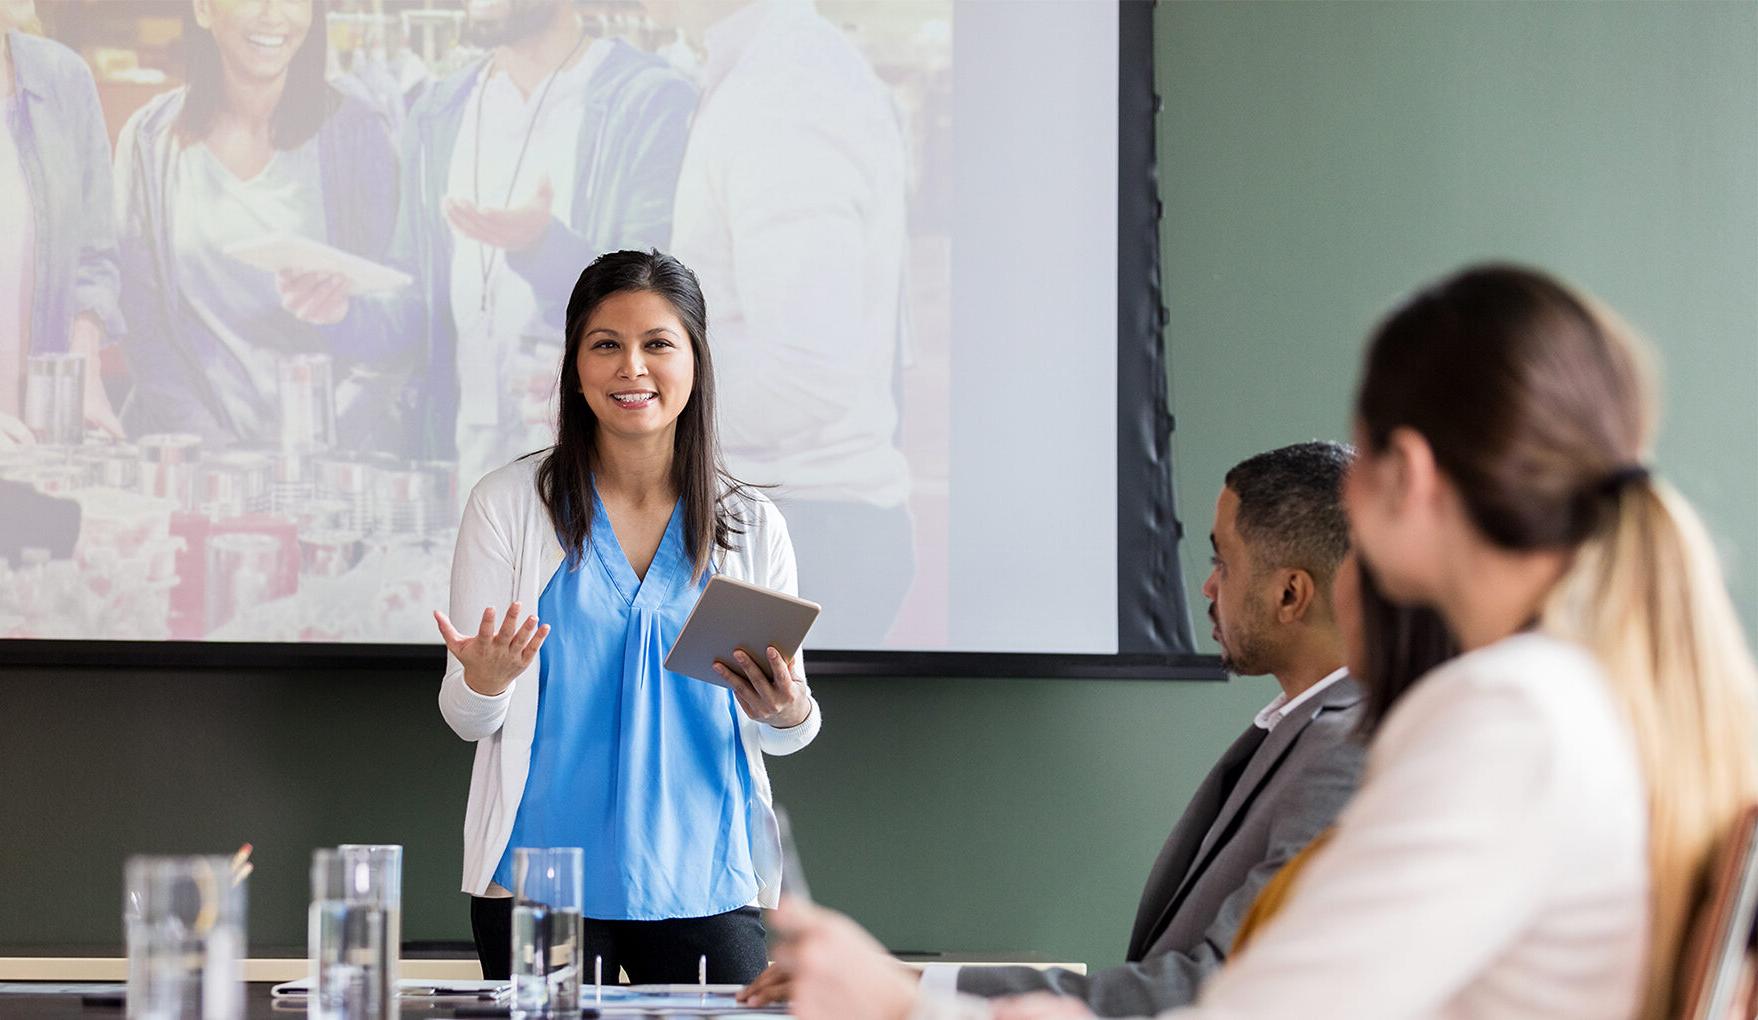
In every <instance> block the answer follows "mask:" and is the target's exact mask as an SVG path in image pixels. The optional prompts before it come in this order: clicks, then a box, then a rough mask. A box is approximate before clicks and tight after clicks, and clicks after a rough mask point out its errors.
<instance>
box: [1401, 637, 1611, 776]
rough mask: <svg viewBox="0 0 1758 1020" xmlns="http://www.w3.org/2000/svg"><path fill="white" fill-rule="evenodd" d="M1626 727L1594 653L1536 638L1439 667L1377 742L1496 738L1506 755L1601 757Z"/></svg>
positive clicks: (1555, 640) (1473, 653)
mask: <svg viewBox="0 0 1758 1020" xmlns="http://www.w3.org/2000/svg"><path fill="white" fill-rule="evenodd" d="M1622 729H1623V727H1622V724H1621V723H1620V714H1619V710H1618V708H1617V706H1616V704H1615V701H1614V697H1613V693H1612V689H1611V685H1610V684H1609V682H1608V681H1607V679H1606V676H1605V671H1604V670H1603V669H1601V668H1600V666H1599V663H1598V661H1597V660H1596V659H1595V658H1594V657H1593V656H1592V654H1591V653H1589V652H1588V651H1587V649H1585V648H1583V647H1581V646H1580V645H1578V644H1576V643H1574V642H1572V641H1568V640H1565V639H1563V638H1560V637H1556V636H1554V635H1550V634H1544V633H1536V632H1534V633H1524V634H1517V635H1514V636H1513V637H1509V638H1504V639H1503V640H1501V641H1497V642H1496V643H1494V644H1492V645H1488V646H1486V647H1484V648H1480V649H1477V650H1475V651H1471V652H1467V653H1465V654H1463V655H1460V656H1458V657H1457V658H1455V659H1453V660H1451V661H1450V662H1447V663H1445V664H1444V665H1441V666H1438V667H1436V668H1435V669H1434V670H1433V671H1432V672H1431V673H1429V674H1428V675H1427V676H1426V677H1424V678H1423V679H1422V680H1421V681H1419V682H1418V683H1417V684H1416V685H1415V686H1414V687H1412V688H1411V690H1410V692H1409V693H1408V694H1407V695H1405V697H1404V698H1403V699H1402V700H1400V701H1399V703H1398V704H1397V706H1396V707H1395V708H1394V709H1393V710H1392V713H1391V714H1390V715H1389V716H1388V717H1387V719H1386V723H1385V726H1384V727H1383V728H1382V730H1381V732H1380V734H1379V737H1378V738H1376V741H1375V744H1376V747H1381V748H1391V747H1400V746H1404V745H1410V744H1429V743H1433V742H1436V741H1439V742H1448V741H1457V742H1460V743H1463V744H1473V743H1475V742H1476V741H1477V740H1478V739H1479V738H1480V737H1481V736H1482V735H1483V734H1488V733H1495V734H1498V736H1497V739H1498V740H1499V741H1500V742H1501V746H1502V747H1503V748H1504V749H1505V751H1506V753H1508V754H1514V753H1517V749H1518V748H1522V747H1524V748H1527V749H1528V750H1529V751H1531V752H1532V753H1533V754H1536V755H1539V756H1541V757H1545V758H1554V757H1556V756H1558V755H1559V754H1561V755H1563V756H1568V755H1569V754H1571V753H1572V752H1570V751H1568V750H1565V749H1566V748H1575V749H1579V750H1586V749H1589V748H1591V749H1593V750H1592V752H1591V753H1598V751H1600V750H1603V749H1604V747H1605V746H1606V745H1607V744H1608V742H1609V743H1611V744H1618V743H1621V742H1623V740H1624V739H1625V738H1626V736H1627V735H1626V734H1624V733H1623V732H1622ZM1465 731H1475V734H1471V735H1468V734H1467V733H1466V732H1465Z"/></svg>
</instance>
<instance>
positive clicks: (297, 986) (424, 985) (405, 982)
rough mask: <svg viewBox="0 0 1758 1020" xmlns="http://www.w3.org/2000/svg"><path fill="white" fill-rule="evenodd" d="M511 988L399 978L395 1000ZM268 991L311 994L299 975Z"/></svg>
mask: <svg viewBox="0 0 1758 1020" xmlns="http://www.w3.org/2000/svg"><path fill="white" fill-rule="evenodd" d="M511 990H512V985H511V983H509V982H506V981H469V980H461V981H423V980H421V979H419V978H403V979H402V980H401V981H398V982H397V998H399V999H453V998H477V997H479V996H484V995H491V996H494V997H495V998H496V999H503V998H506V997H507V995H508V994H509V993H510V992H511ZM269 994H270V995H271V996H273V997H274V998H277V999H303V998H307V997H309V996H310V995H311V980H310V979H309V978H300V979H299V980H297V981H284V982H282V983H281V984H278V985H275V986H274V987H273V988H270V989H269Z"/></svg>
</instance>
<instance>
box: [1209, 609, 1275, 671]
mask: <svg viewBox="0 0 1758 1020" xmlns="http://www.w3.org/2000/svg"><path fill="white" fill-rule="evenodd" d="M1209 619H1210V620H1211V621H1213V623H1214V624H1215V630H1216V631H1218V632H1219V633H1220V637H1218V638H1216V639H1215V643H1216V644H1218V645H1220V646H1221V668H1222V669H1224V670H1226V671H1227V672H1229V673H1231V674H1233V675H1234V676H1261V675H1263V673H1264V670H1263V667H1262V666H1261V665H1260V664H1259V662H1258V661H1257V660H1258V659H1259V658H1260V655H1259V653H1261V652H1262V651H1263V649H1262V648H1260V647H1258V640H1257V632H1256V631H1254V630H1253V629H1252V628H1251V627H1250V626H1249V625H1247V626H1244V627H1235V628H1234V629H1233V630H1232V631H1231V632H1229V631H1228V630H1227V629H1226V628H1224V627H1222V626H1221V620H1220V617H1219V616H1218V615H1217V614H1216V612H1215V606H1214V604H1213V603H1210V605H1209ZM1248 623H1249V621H1248ZM1230 644H1232V645H1237V646H1238V647H1237V648H1232V647H1229V645H1230Z"/></svg>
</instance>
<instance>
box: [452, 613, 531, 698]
mask: <svg viewBox="0 0 1758 1020" xmlns="http://www.w3.org/2000/svg"><path fill="white" fill-rule="evenodd" d="M433 618H434V621H435V622H436V623H438V624H439V632H440V637H441V638H442V639H444V640H445V643H446V647H447V648H448V649H450V650H451V653H452V654H453V655H455V656H457V657H458V661H459V662H461V663H463V664H464V683H465V684H467V685H468V686H469V687H470V689H471V690H473V691H475V692H476V693H478V694H484V695H487V696H488V697H491V698H492V697H494V696H495V695H497V694H499V693H501V692H502V691H504V690H506V689H507V688H508V687H509V686H511V685H512V683H513V680H514V678H516V677H517V676H518V675H519V674H520V673H523V672H525V668H526V667H527V666H529V665H531V660H532V659H535V658H536V657H537V650H538V649H539V648H542V647H543V639H544V638H546V637H548V636H549V624H547V623H545V624H541V625H539V624H538V622H537V616H536V614H532V615H531V616H528V617H526V618H525V621H524V623H520V622H519V603H517V602H515V603H513V604H512V605H510V606H508V607H507V618H506V621H505V622H504V623H502V624H501V626H500V628H499V629H496V628H495V625H494V607H493V606H490V607H488V608H487V609H485V610H483V611H482V626H481V627H480V628H478V629H477V631H476V633H475V634H472V635H470V636H469V637H466V636H464V635H463V634H460V633H458V629H457V628H456V627H454V626H452V621H451V620H449V619H447V618H446V614H444V613H442V612H440V611H439V610H437V609H436V610H434V613H433Z"/></svg>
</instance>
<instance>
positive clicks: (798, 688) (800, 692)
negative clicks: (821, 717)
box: [714, 645, 812, 730]
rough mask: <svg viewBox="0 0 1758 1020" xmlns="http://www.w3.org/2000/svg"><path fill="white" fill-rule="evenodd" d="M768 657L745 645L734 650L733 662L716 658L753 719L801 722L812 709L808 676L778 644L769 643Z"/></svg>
mask: <svg viewBox="0 0 1758 1020" xmlns="http://www.w3.org/2000/svg"><path fill="white" fill-rule="evenodd" d="M765 659H767V660H768V661H767V664H765V663H764V662H761V661H759V660H758V659H757V658H756V657H755V656H753V655H751V654H750V653H749V652H746V651H745V650H744V649H743V648H741V649H739V650H738V651H736V652H734V653H733V662H732V665H731V666H728V665H727V664H726V662H725V661H723V660H720V659H716V660H714V671H715V672H716V673H718V674H720V678H721V679H722V680H725V681H726V682H727V684H728V685H729V686H731V687H732V692H733V697H735V698H737V699H738V700H739V707H740V708H742V709H744V710H745V714H746V715H748V716H750V717H751V718H752V719H755V720H756V721H757V722H760V723H768V724H769V725H771V726H774V727H776V728H777V729H784V730H785V729H787V728H788V727H790V726H798V725H799V724H800V723H803V722H805V721H806V716H808V715H810V714H811V712H812V698H811V695H809V694H807V693H806V683H805V679H806V678H805V677H804V676H801V675H799V674H797V673H795V671H794V668H793V666H792V664H790V663H789V662H788V661H787V660H786V659H784V658H782V657H781V653H780V652H778V651H776V650H775V646H774V645H770V646H769V648H768V651H767V654H766V655H765Z"/></svg>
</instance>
